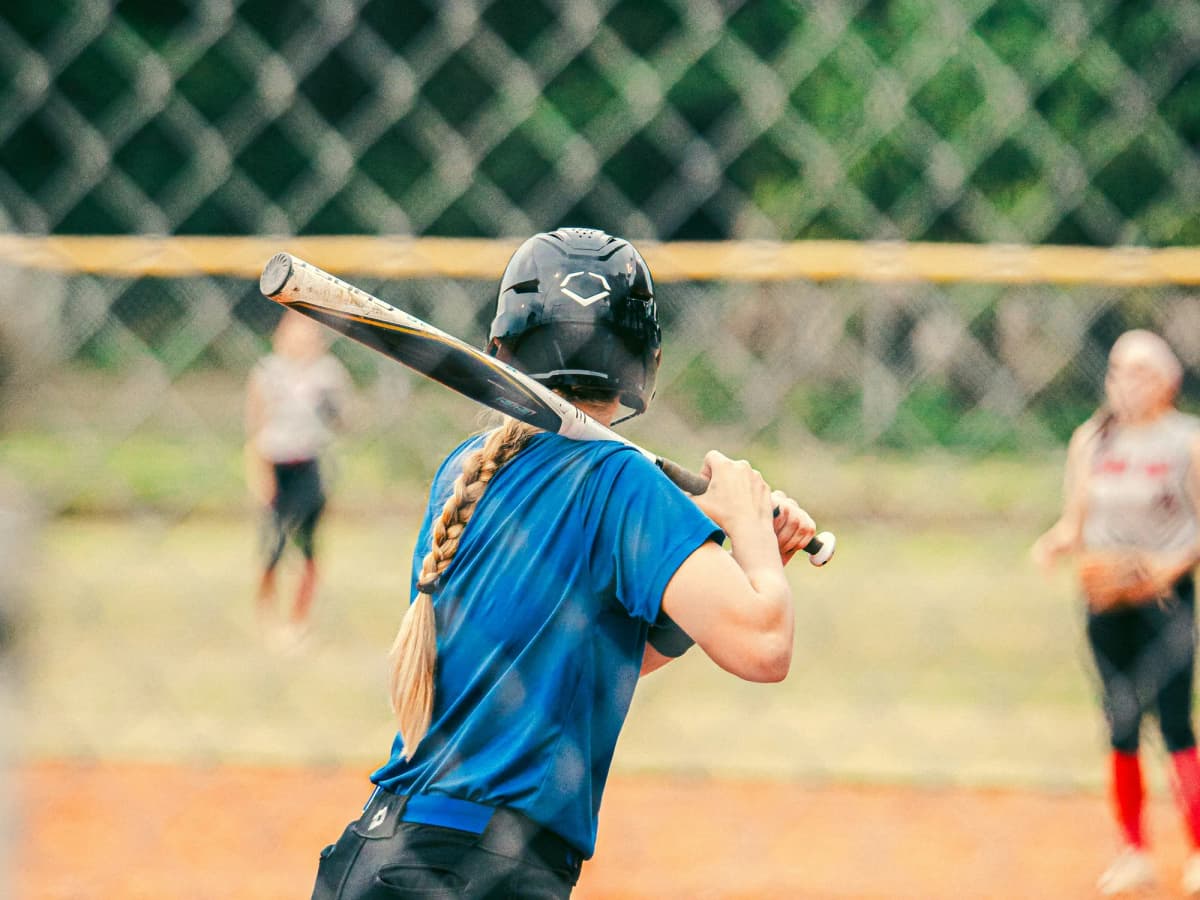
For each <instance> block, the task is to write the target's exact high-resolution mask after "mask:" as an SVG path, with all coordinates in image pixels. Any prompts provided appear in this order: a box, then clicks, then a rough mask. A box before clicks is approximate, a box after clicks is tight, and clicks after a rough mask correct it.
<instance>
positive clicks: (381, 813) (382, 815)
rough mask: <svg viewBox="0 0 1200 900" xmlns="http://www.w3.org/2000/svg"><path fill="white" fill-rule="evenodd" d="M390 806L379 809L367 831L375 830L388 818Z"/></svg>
mask: <svg viewBox="0 0 1200 900" xmlns="http://www.w3.org/2000/svg"><path fill="white" fill-rule="evenodd" d="M387 814H388V808H387V807H386V806H381V807H380V808H379V810H378V811H377V812H376V813H375V815H374V816H372V817H371V824H370V825H368V826H367V831H374V830H375V829H376V828H378V827H379V826H380V825H382V824H383V820H384V819H386V818H387Z"/></svg>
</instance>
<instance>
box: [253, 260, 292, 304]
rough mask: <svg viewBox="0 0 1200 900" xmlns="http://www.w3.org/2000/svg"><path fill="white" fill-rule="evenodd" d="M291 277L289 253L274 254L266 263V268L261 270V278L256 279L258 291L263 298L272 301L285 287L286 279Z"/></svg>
mask: <svg viewBox="0 0 1200 900" xmlns="http://www.w3.org/2000/svg"><path fill="white" fill-rule="evenodd" d="M291 277H292V255H291V254H290V253H276V254H275V255H274V256H272V257H271V259H270V261H268V262H267V265H266V268H264V269H263V273H262V276H261V277H260V278H259V279H258V289H259V290H260V291H262V293H263V296H264V297H270V298H271V299H272V300H274V299H275V298H276V295H278V294H279V292H280V291H282V290H283V289H284V287H285V286H286V285H287V283H288V279H290V278H291Z"/></svg>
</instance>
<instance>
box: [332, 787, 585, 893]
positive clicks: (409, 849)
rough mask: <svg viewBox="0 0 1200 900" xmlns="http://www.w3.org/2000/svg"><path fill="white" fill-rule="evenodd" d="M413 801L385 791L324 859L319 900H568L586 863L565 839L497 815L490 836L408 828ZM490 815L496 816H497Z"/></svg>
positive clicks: (518, 818)
mask: <svg viewBox="0 0 1200 900" xmlns="http://www.w3.org/2000/svg"><path fill="white" fill-rule="evenodd" d="M406 803H407V798H405V797H399V796H397V795H395V794H391V793H388V792H387V791H383V790H379V791H376V792H375V794H373V795H372V797H371V800H370V801H369V802H368V803H367V805H366V807H365V808H364V809H363V814H362V816H361V817H360V818H359V819H358V821H356V822H352V823H350V825H348V826H347V827H346V830H345V831H344V832H343V833H342V836H341V838H339V839H338V842H337V843H336V844H333V845H331V846H329V847H326V848H325V850H323V851H322V852H321V861H320V865H319V866H318V869H317V881H316V885H315V887H314V888H313V894H312V900H396V898H399V897H414V898H416V897H420V898H423V900H502V898H514V900H564V898H567V897H570V895H571V890H572V889H573V888H574V886H575V882H576V881H577V880H578V879H579V871H580V867H581V865H582V857H581V856H580V855H579V853H577V852H576V851H575V850H574V849H573V848H571V847H570V846H569V845H568V844H567V843H566V842H565V841H563V840H562V839H561V838H559V837H558V836H557V835H554V834H553V833H551V832H549V831H546V830H545V829H543V828H541V827H539V826H538V825H537V824H536V823H534V822H533V821H532V820H530V819H528V818H526V817H525V816H523V815H521V814H520V813H517V812H514V811H512V810H506V809H497V810H495V811H494V812H491V815H490V820H489V821H488V822H487V824H486V826H485V827H484V828H483V830H482V832H480V833H478V834H476V833H474V832H472V831H464V830H461V829H457V828H449V827H442V826H439V825H431V824H427V823H420V822H411V821H405V806H406ZM489 812H490V811H489Z"/></svg>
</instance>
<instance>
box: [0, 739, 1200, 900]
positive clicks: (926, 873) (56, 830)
mask: <svg viewBox="0 0 1200 900" xmlns="http://www.w3.org/2000/svg"><path fill="white" fill-rule="evenodd" d="M13 775H14V777H13V778H12V782H13V783H14V786H15V787H16V788H17V790H18V791H19V804H20V806H19V808H20V809H21V820H20V822H19V823H18V829H17V833H18V834H19V836H20V837H19V840H18V843H17V846H16V847H14V848H12V849H13V851H14V852H13V853H12V854H11V855H12V861H13V864H14V869H15V871H14V872H13V873H12V875H13V877H14V879H15V887H16V894H15V896H16V897H17V898H18V900H49V898H56V900H57V898H63V900H91V898H104V900H141V898H146V900H150V898H153V900H189V898H214V900H267V898H270V900H293V898H305V897H308V896H309V893H310V891H311V889H312V880H313V875H314V873H315V870H316V861H317V854H318V852H319V851H320V849H321V847H322V846H324V845H325V844H327V843H330V842H332V841H333V840H334V839H335V838H336V837H337V835H338V834H339V833H340V832H341V830H342V828H343V827H344V825H345V824H346V822H347V821H349V820H350V819H351V818H353V817H354V816H355V814H356V811H357V809H358V808H359V807H361V805H362V803H363V802H364V801H365V800H366V797H367V794H368V793H369V790H368V783H367V780H366V774H365V772H360V771H348V770H345V769H257V768H250V767H225V766H221V767H213V768H199V767H177V766H169V765H153V764H134V763H84V764H81V765H79V766H75V765H73V764H69V763H65V762H36V763H31V764H29V765H27V766H25V767H24V768H23V769H20V770H18V771H17V772H15V773H13ZM1149 831H1150V836H1151V838H1152V839H1154V840H1155V845H1154V847H1153V853H1154V856H1155V859H1156V861H1157V863H1158V865H1159V871H1160V875H1161V877H1162V882H1163V885H1164V888H1163V890H1162V891H1161V892H1160V893H1158V894H1149V895H1141V896H1150V897H1175V896H1180V894H1179V893H1178V890H1177V884H1178V879H1179V872H1180V867H1181V864H1182V861H1183V857H1184V854H1185V848H1184V843H1183V839H1182V836H1181V834H1180V832H1181V826H1180V823H1179V820H1178V818H1177V816H1176V815H1175V812H1174V809H1173V807H1172V804H1171V803H1170V800H1169V799H1168V798H1163V797H1155V798H1154V800H1153V801H1152V802H1151V805H1150V809H1149ZM1114 850H1115V839H1114V836H1113V828H1112V826H1111V825H1110V823H1109V818H1108V810H1107V804H1106V801H1105V798H1104V797H1103V796H1101V795H1098V794H1090V793H1082V794H1061V795H1054V794H1046V793H1032V792H1018V791H1008V790H1004V791H999V790H995V791H993V790H968V789H959V788H940V789H918V788H907V787H867V786H834V785H814V784H799V783H770V782H755V781H729V780H709V779H706V778H682V777H668V776H650V775H646V776H629V775H624V776H619V777H614V778H613V779H612V781H611V782H610V785H609V788H608V791H607V795H606V798H605V803H604V808H603V809H602V811H601V818H600V840H599V845H598V847H597V850H596V855H595V857H594V858H593V859H592V860H591V861H590V862H589V863H587V864H586V865H585V866H584V869H583V876H582V878H581V879H580V883H579V887H578V888H577V889H576V891H575V894H574V895H573V896H574V897H576V898H580V900H593V898H624V897H631V898H638V897H644V898H667V897H671V898H676V897H678V898H729V897H738V898H760V897H761V898H774V897H778V898H810V897H811V898H849V897H854V898H879V900H884V898H887V900H899V898H913V900H931V898H947V900H949V898H956V900H961V898H982V897H995V898H1054V900H1063V898H1075V897H1080V898H1083V897H1093V896H1095V892H1094V889H1093V885H1094V883H1095V879H1096V876H1097V874H1098V873H1099V872H1100V870H1101V869H1102V868H1103V867H1104V865H1105V863H1106V862H1107V861H1108V859H1109V856H1110V854H1112V853H1113V852H1114Z"/></svg>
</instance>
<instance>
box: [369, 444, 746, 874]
mask: <svg viewBox="0 0 1200 900" xmlns="http://www.w3.org/2000/svg"><path fill="white" fill-rule="evenodd" d="M482 442H483V438H482V437H475V438H472V439H471V440H469V441H467V442H466V443H464V444H463V445H462V446H460V447H459V448H458V449H456V450H455V451H454V452H453V453H452V454H451V455H450V456H449V458H447V460H446V461H445V462H444V463H443V464H442V467H441V468H440V469H439V470H438V473H437V476H436V477H435V479H434V483H433V488H432V490H431V492H430V507H429V510H428V511H427V512H426V516H425V521H424V524H423V525H422V528H421V531H420V534H419V536H418V538H417V545H416V550H415V553H414V557H413V573H414V574H413V586H412V587H413V596H415V591H416V575H417V573H418V572H419V571H420V566H421V560H422V559H423V558H424V556H425V554H426V553H427V552H428V551H429V548H430V543H431V531H432V522H433V516H434V515H439V514H440V512H441V508H442V505H443V504H444V503H445V501H446V499H447V498H448V497H449V496H450V494H451V488H452V485H453V483H454V479H455V478H457V476H458V474H459V473H460V471H461V468H462V460H463V457H464V454H466V453H469V452H471V451H472V450H474V449H476V448H477V447H479V446H480V445H481V444H482ZM708 540H715V541H718V542H720V541H721V540H723V535H722V533H721V531H720V529H718V528H717V526H716V525H715V524H714V523H713V522H712V520H711V519H709V518H708V517H707V516H705V515H704V514H703V513H702V512H700V510H699V509H698V508H697V507H696V505H695V504H694V503H692V501H691V500H690V499H689V498H688V497H687V496H686V495H685V494H684V493H683V492H682V491H680V490H679V489H678V488H677V487H675V486H674V485H673V484H671V482H670V481H668V480H667V478H666V476H664V475H663V474H662V472H660V471H659V470H658V468H657V467H656V466H655V465H654V464H653V463H651V462H650V461H649V460H647V459H646V458H645V457H643V456H642V455H641V454H640V453H638V452H637V451H636V450H634V449H632V448H630V447H627V446H624V445H622V444H619V443H617V442H613V441H601V442H579V441H571V440H568V439H566V438H562V437H559V436H557V435H553V434H545V433H538V434H536V435H534V436H533V437H532V438H531V439H530V440H529V442H528V443H527V444H526V446H525V448H524V449H523V450H521V452H520V453H518V454H517V455H516V456H515V457H513V458H512V459H511V460H510V461H509V462H508V463H506V464H505V465H504V466H502V467H501V468H500V470H499V471H498V472H497V473H496V475H495V476H494V477H493V478H492V480H491V483H490V484H489V485H488V486H487V488H486V490H484V492H483V496H482V498H481V499H480V501H479V503H478V504H477V506H476V508H475V512H474V514H473V516H472V518H471V520H470V522H469V523H468V524H467V527H466V528H465V530H464V531H463V534H462V537H461V542H460V544H459V547H458V551H457V553H456V554H455V557H454V559H453V561H452V562H451V564H450V566H449V568H447V569H446V571H445V572H443V573H442V576H441V580H440V583H439V586H438V590H437V592H436V593H435V594H434V595H433V604H434V610H435V613H436V618H437V638H438V640H437V643H438V656H437V666H436V670H435V676H434V703H433V720H432V723H431V726H430V729H429V733H428V735H427V736H426V737H425V739H424V740H423V741H422V743H421V744H420V746H419V747H418V749H417V752H416V754H415V755H414V757H413V759H412V760H410V761H407V762H406V761H405V760H404V759H402V757H401V756H400V751H401V748H402V744H401V741H400V738H399V735H397V737H396V740H395V741H394V743H393V745H392V755H391V758H390V759H389V761H388V762H387V763H386V764H385V765H384V766H383V767H382V768H380V769H379V770H378V771H377V772H375V773H374V775H372V777H371V780H372V781H374V782H375V783H376V784H379V785H382V786H383V787H384V788H386V789H387V790H390V791H393V792H395V793H397V794H414V793H420V794H438V795H443V796H448V797H454V798H458V799H462V800H470V801H474V802H476V803H482V804H487V805H490V806H506V807H509V808H511V809H516V810H519V811H521V812H522V813H524V814H525V815H527V816H528V817H529V818H531V819H533V820H534V821H536V822H538V823H539V824H541V825H542V826H544V827H546V828H548V829H550V830H551V831H553V832H555V833H556V834H558V835H559V836H560V837H562V838H563V839H565V840H566V841H568V842H569V843H571V844H572V845H573V846H575V847H576V848H577V849H579V850H580V851H581V852H582V853H583V854H584V855H585V856H591V855H592V852H593V850H594V848H595V842H596V820H597V815H598V813H599V808H600V796H601V794H602V792H603V790H604V783H605V781H606V779H607V777H608V770H609V765H610V763H611V761H612V755H613V750H614V748H615V746H616V742H617V735H618V734H619V732H620V730H621V726H622V724H623V723H624V721H625V715H626V713H627V712H628V711H629V704H630V701H631V700H632V698H633V690H634V687H635V686H636V684H637V681H638V677H639V673H640V670H641V663H642V656H643V653H644V652H645V648H646V635H647V631H648V629H649V627H650V624H651V623H652V622H653V621H654V619H655V617H656V616H657V615H658V612H659V607H660V606H661V604H662V595H663V591H664V589H665V588H666V586H667V582H668V581H670V580H671V576H672V575H674V573H675V571H676V570H677V569H678V568H679V566H680V565H681V564H682V563H683V561H684V560H685V559H687V557H688V556H689V555H691V554H692V553H693V552H694V551H695V550H696V549H697V548H698V547H700V546H701V545H702V544H703V543H704V542H705V541H708Z"/></svg>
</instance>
